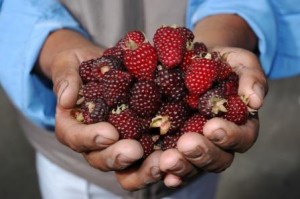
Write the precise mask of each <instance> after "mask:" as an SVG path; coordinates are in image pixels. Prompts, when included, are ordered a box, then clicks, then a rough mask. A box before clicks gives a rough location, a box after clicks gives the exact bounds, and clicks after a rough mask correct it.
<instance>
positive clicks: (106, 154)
mask: <svg viewBox="0 0 300 199" xmlns="http://www.w3.org/2000/svg"><path fill="white" fill-rule="evenodd" d="M63 38H67V39H63ZM58 41H59V42H58ZM63 41H68V42H67V43H64V42H63ZM57 43H59V44H60V45H57ZM72 43H73V45H72ZM57 47H62V48H63V49H57ZM102 52H103V50H102V49H100V48H99V47H97V46H95V45H94V44H92V43H91V42H89V41H87V40H86V39H85V38H83V37H82V36H81V35H79V34H77V33H76V32H72V31H68V30H65V31H64V30H62V31H58V32H57V33H54V34H53V35H51V36H50V37H49V38H48V40H47V41H46V43H45V45H44V47H43V49H42V52H41V55H40V58H39V66H40V70H41V71H42V72H43V73H44V74H45V75H46V76H47V77H48V78H50V79H52V81H53V84H54V89H53V90H54V93H55V94H56V96H57V107H56V117H55V119H56V123H55V133H56V136H57V139H58V140H59V141H60V142H61V143H63V144H64V145H66V146H67V147H69V148H71V149H72V150H74V151H76V152H78V153H81V154H82V155H83V156H84V157H85V159H86V160H87V162H88V163H89V164H90V165H91V166H92V167H94V168H97V169H99V170H101V171H118V172H116V176H117V179H118V181H119V182H120V184H121V186H123V187H124V189H128V190H136V189H139V188H141V187H144V186H146V185H147V184H149V183H152V182H155V181H157V180H159V179H160V171H159V169H158V168H159V157H160V153H159V152H156V153H154V154H152V155H151V156H149V157H148V158H147V159H146V160H145V161H144V162H143V163H142V164H141V165H139V166H136V165H137V164H135V166H131V165H132V164H133V163H134V162H136V161H137V160H139V159H140V158H141V157H142V156H143V149H142V146H141V145H140V144H139V142H138V141H136V140H128V139H127V140H120V141H118V140H119V134H118V132H117V130H116V129H115V128H114V127H113V126H112V125H111V124H109V123H107V122H100V123H96V124H89V125H86V124H82V123H80V122H78V121H76V120H75V119H74V117H73V116H72V115H71V111H72V109H73V108H74V107H75V104H76V101H77V95H78V91H79V89H80V87H81V85H82V82H81V78H80V76H79V73H78V66H79V65H80V63H81V62H82V61H84V60H90V59H93V58H98V57H99V56H100V55H101V54H102ZM129 166H130V168H128V169H125V168H126V167H129Z"/></svg>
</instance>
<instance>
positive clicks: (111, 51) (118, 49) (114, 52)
mask: <svg viewBox="0 0 300 199" xmlns="http://www.w3.org/2000/svg"><path fill="white" fill-rule="evenodd" d="M103 55H104V56H107V55H108V56H113V57H117V58H118V59H120V60H123V48H122V42H121V40H120V41H119V42H118V43H117V44H116V45H115V46H113V47H110V48H107V49H106V50H105V51H104V52H103Z"/></svg>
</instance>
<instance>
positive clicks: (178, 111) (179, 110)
mask: <svg viewBox="0 0 300 199" xmlns="http://www.w3.org/2000/svg"><path fill="white" fill-rule="evenodd" d="M188 114H189V111H188V108H187V107H186V105H185V104H183V103H181V102H168V103H165V104H163V105H162V106H161V107H160V110H159V111H158V114H157V116H156V117H154V118H153V119H152V122H151V125H150V127H152V128H159V129H160V134H162V135H164V134H167V133H168V134H170V133H173V132H175V131H176V130H178V129H179V128H180V127H181V126H182V125H183V123H184V121H185V120H186V118H187V117H188Z"/></svg>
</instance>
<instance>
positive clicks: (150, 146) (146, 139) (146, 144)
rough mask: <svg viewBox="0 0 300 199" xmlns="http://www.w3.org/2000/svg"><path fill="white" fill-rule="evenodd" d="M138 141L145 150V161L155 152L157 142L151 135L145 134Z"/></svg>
mask: <svg viewBox="0 0 300 199" xmlns="http://www.w3.org/2000/svg"><path fill="white" fill-rule="evenodd" d="M138 141H139V142H140V143H141V145H142V147H143V150H144V155H143V159H145V158H147V157H148V156H149V155H150V154H151V153H152V152H154V145H155V142H154V141H153V139H152V136H151V135H150V134H148V133H143V134H142V135H141V137H140V139H139V140H138Z"/></svg>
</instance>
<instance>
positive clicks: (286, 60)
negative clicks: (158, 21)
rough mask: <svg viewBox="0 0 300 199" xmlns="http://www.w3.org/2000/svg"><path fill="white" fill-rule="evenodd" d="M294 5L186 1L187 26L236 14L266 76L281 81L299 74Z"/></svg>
mask: <svg viewBox="0 0 300 199" xmlns="http://www.w3.org/2000/svg"><path fill="white" fill-rule="evenodd" d="M298 5H299V0H289V1H286V0H232V1H224V0H190V1H189V8H188V13H187V26H188V27H189V28H192V27H193V26H194V25H195V23H196V22H197V21H199V20H201V19H203V18H204V17H206V16H209V15H213V14H218V13H235V14H238V15H239V16H241V17H243V18H244V19H245V20H246V21H247V22H248V23H249V24H250V26H251V28H252V29H253V30H254V32H255V33H256V35H257V36H258V38H259V52H260V54H259V58H260V61H261V64H262V66H263V68H264V71H265V73H266V74H267V76H268V77H269V78H283V77H288V76H293V75H298V74H300V41H299V36H300V29H299V26H300V6H298ZM233 31H234V30H233Z"/></svg>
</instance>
